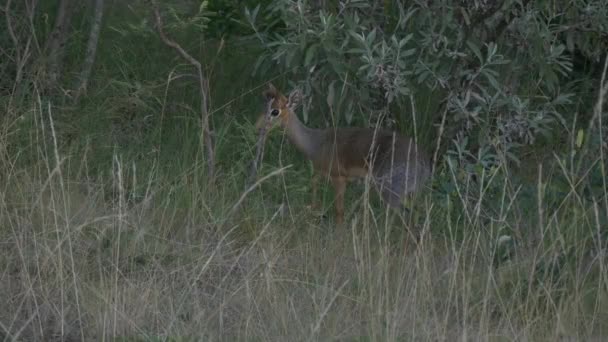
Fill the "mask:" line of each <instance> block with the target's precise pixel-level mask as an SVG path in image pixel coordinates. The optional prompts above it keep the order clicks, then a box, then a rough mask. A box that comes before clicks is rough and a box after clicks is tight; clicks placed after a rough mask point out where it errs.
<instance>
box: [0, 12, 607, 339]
mask: <svg viewBox="0 0 608 342" xmlns="http://www.w3.org/2000/svg"><path fill="white" fill-rule="evenodd" d="M117 8H118V9H120V8H122V7H112V9H111V10H112V11H114V12H110V14H109V15H108V17H109V18H110V17H111V18H112V19H111V20H112V22H110V23H109V24H108V26H107V27H106V28H105V31H104V33H103V36H102V41H101V42H102V43H101V45H100V50H99V51H100V52H99V55H98V61H97V63H96V69H95V71H94V75H95V76H94V77H95V78H94V79H93V80H92V81H91V90H90V94H89V96H86V97H85V98H84V99H83V100H82V101H81V103H79V104H78V105H76V106H73V105H70V104H64V103H63V102H62V101H61V100H58V99H56V98H44V97H42V98H39V97H38V95H37V94H36V93H33V92H32V93H27V94H26V95H23V97H20V98H15V99H11V100H13V101H11V102H12V105H11V107H9V106H8V105H7V102H8V101H5V99H1V100H0V101H1V103H2V108H3V109H6V111H5V112H6V113H3V114H5V115H0V289H2V291H0V304H1V305H0V306H1V307H2V310H0V339H2V340H9V341H10V340H15V341H21V340H49V339H53V338H62V339H65V340H117V341H133V340H135V341H190V340H246V341H269V340H270V341H300V340H347V341H353V340H354V341H426V340H433V341H437V340H445V341H454V340H464V341H468V340H484V341H485V340H487V341H511V340H528V341H555V340H560V339H562V340H581V341H593V340H596V341H602V340H605V339H606V336H607V335H608V324H607V323H606V322H608V277H607V274H608V272H606V267H607V266H608V262H607V261H608V259H607V257H606V252H607V247H606V246H607V241H608V234H607V230H606V227H607V224H608V203H607V202H606V201H607V200H606V198H607V196H606V189H604V188H603V179H604V178H605V177H606V176H607V175H606V174H605V169H604V168H603V167H602V163H603V162H605V153H606V150H605V147H603V148H602V147H600V148H599V149H596V150H593V149H592V147H591V146H586V147H585V148H589V151H590V153H588V154H587V155H586V156H585V157H584V158H582V159H581V160H582V162H581V165H582V167H580V168H579V167H578V166H577V165H578V162H579V160H578V159H577V158H579V156H580V155H581V154H582V152H583V151H582V150H581V149H580V148H578V147H575V144H571V143H569V142H574V141H575V139H576V132H571V134H568V135H565V136H564V137H560V139H562V140H563V141H566V142H568V143H567V144H566V143H564V144H563V145H560V148H559V149H557V150H553V149H551V148H550V147H551V146H549V147H547V146H545V147H544V148H543V149H542V150H541V149H538V148H537V147H532V148H530V151H529V153H530V155H528V156H526V158H525V159H524V160H523V161H522V164H521V167H517V166H515V165H508V164H506V165H502V166H500V167H498V168H495V169H491V170H477V171H478V172H477V173H475V175H476V176H477V177H476V178H473V177H471V173H467V172H464V171H463V170H461V169H459V168H457V167H450V166H449V164H448V163H444V164H441V165H440V167H439V168H438V169H437V172H436V174H435V177H434V179H433V180H432V182H431V183H429V189H427V190H426V191H423V192H422V193H420V194H418V195H417V196H416V197H415V198H413V199H411V201H410V203H409V204H410V207H411V215H410V216H409V217H406V218H405V220H402V219H401V218H399V217H397V215H395V214H394V213H393V212H391V211H388V212H387V209H386V207H385V206H384V205H383V204H382V203H381V202H380V200H379V198H378V196H377V195H376V194H375V193H374V192H373V191H369V187H366V185H365V184H354V185H351V186H349V188H348V191H347V197H346V204H347V223H346V225H345V226H342V227H337V226H335V225H334V218H333V208H332V206H333V193H332V190H331V188H330V187H329V186H327V184H323V186H322V189H321V190H322V191H321V192H320V194H319V195H320V196H319V200H321V201H322V210H320V211H317V212H313V211H312V210H311V209H310V208H309V206H308V205H309V204H310V201H311V199H310V183H309V181H310V176H311V169H310V165H309V163H308V162H306V161H305V160H303V159H302V157H301V156H300V155H299V154H297V153H296V151H295V150H294V148H293V147H292V146H290V145H289V144H288V142H287V141H286V140H285V139H284V137H283V136H282V135H281V134H280V133H279V132H276V133H275V134H273V135H272V136H271V137H270V138H269V139H268V141H267V144H266V150H265V159H264V163H263V165H262V167H261V169H260V178H261V177H264V176H267V175H270V174H272V173H273V172H274V173H275V174H274V175H273V176H271V177H269V178H268V179H266V180H265V181H261V182H260V183H258V184H257V186H256V187H255V189H253V190H252V191H250V192H245V189H244V188H245V182H246V176H247V173H248V166H249V162H250V161H251V160H252V159H253V157H254V154H255V149H254V144H255V141H256V136H255V132H254V129H253V124H252V123H253V122H254V121H255V118H256V115H257V114H258V113H259V112H260V111H261V110H262V104H261V100H260V90H259V89H257V87H258V86H260V85H262V84H263V83H264V82H266V81H268V80H269V79H274V78H275V77H277V76H280V77H279V78H278V79H276V80H274V81H273V82H275V83H277V84H278V85H284V84H287V79H286V78H287V76H286V75H279V74H278V72H276V73H274V74H272V75H255V76H252V77H250V75H251V73H252V66H253V64H254V63H255V61H256V58H255V57H256V56H257V52H258V51H257V50H256V49H258V47H256V45H255V44H252V43H251V42H250V41H248V40H237V39H229V40H227V41H226V42H225V45H224V47H223V50H222V51H221V54H216V51H217V50H218V46H219V45H218V43H217V42H205V44H201V41H200V40H197V37H194V36H192V34H190V35H188V34H187V33H185V34H184V36H178V39H179V40H180V41H186V42H189V43H188V45H187V46H186V47H187V48H188V49H189V51H196V53H198V54H199V55H200V56H203V58H202V59H204V60H206V61H212V62H209V63H208V65H207V70H210V74H209V75H210V79H211V82H210V84H211V110H212V111H213V113H212V120H213V123H214V127H215V136H214V139H215V142H216V144H217V145H216V148H217V168H218V177H217V181H216V182H215V185H214V186H213V187H209V186H208V185H207V177H206V169H205V167H206V163H205V161H204V160H203V155H202V151H203V149H202V146H201V139H200V122H199V114H198V108H197V92H196V89H195V88H194V86H195V82H194V81H193V80H192V79H189V78H187V77H182V78H178V79H175V80H173V79H171V80H170V77H169V75H170V74H171V72H172V70H173V71H174V72H175V74H173V75H183V74H186V73H189V72H190V69H189V68H188V67H187V66H184V65H182V64H180V63H182V61H181V60H179V59H177V57H176V56H175V55H174V53H173V51H171V50H170V49H168V48H166V47H164V46H162V45H161V43H160V42H159V40H158V38H157V37H156V36H153V35H145V34H144V35H142V34H137V33H133V31H135V30H123V31H121V30H122V29H124V27H122V26H121V23H126V22H137V21H133V20H134V19H133V16H134V15H133V13H129V12H126V11H125V12H120V13H116V11H118V9H117ZM135 17H136V19H138V20H139V19H141V18H139V17H137V16H135ZM127 47H128V48H127ZM203 47H205V48H204V49H203ZM73 48H74V49H78V48H79V47H78V46H75V47H73ZM80 48H82V47H80ZM218 56H219V57H218ZM69 63H74V64H78V63H79V62H78V61H76V60H74V61H69ZM178 64H179V65H178ZM176 65H178V66H177V67H175V66H176ZM417 96H418V97H420V98H416V101H417V103H418V105H417V108H418V111H419V112H418V113H416V114H417V115H416V120H417V121H418V123H419V124H420V126H419V128H418V132H417V134H419V136H420V139H421V141H423V142H426V141H431V140H432V139H431V137H432V136H433V132H432V130H434V129H435V128H434V127H432V122H431V120H429V121H428V122H427V121H424V120H422V119H423V118H425V114H428V113H429V112H433V111H434V106H435V105H436V104H437V103H436V101H432V99H433V97H434V95H432V94H430V95H429V94H420V93H417ZM598 102H599V103H602V99H601V98H600V99H598ZM600 111H601V110H600ZM408 120H409V116H407V115H404V116H403V117H400V118H399V121H400V123H401V124H403V123H407V122H408ZM311 121H313V122H315V120H314V119H313V118H311ZM403 129H404V130H405V129H411V127H403ZM586 133H587V134H589V133H588V132H586ZM434 147H435V146H431V147H430V148H429V150H432V149H434ZM548 151H549V152H550V153H548ZM554 152H555V153H554ZM591 152H599V153H591ZM571 156H575V157H576V158H572V159H570V157H571ZM541 164H542V165H541ZM283 168H285V169H283ZM278 170H282V171H280V172H279V171H278ZM237 203H238V204H240V205H238V206H236V204H237ZM235 208H236V209H235ZM408 231H418V232H422V234H423V238H422V239H421V241H420V243H419V244H416V242H414V241H413V240H412V239H411V238H410V236H409V235H408V233H407V232H408Z"/></svg>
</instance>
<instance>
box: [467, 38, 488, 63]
mask: <svg viewBox="0 0 608 342" xmlns="http://www.w3.org/2000/svg"><path fill="white" fill-rule="evenodd" d="M467 46H468V47H469V49H471V51H473V53H474V54H475V56H476V57H477V59H478V60H479V62H480V63H483V61H484V58H483V55H482V54H481V51H480V50H479V47H478V46H477V45H475V43H473V42H472V41H470V40H469V41H467Z"/></svg>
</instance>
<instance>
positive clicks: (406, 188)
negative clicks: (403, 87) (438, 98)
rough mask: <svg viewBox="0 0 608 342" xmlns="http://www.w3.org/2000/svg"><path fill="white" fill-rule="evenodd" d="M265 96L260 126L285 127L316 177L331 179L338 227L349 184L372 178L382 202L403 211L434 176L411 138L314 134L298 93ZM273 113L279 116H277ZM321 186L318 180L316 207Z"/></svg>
mask: <svg viewBox="0 0 608 342" xmlns="http://www.w3.org/2000/svg"><path fill="white" fill-rule="evenodd" d="M264 96H265V97H266V100H267V110H266V113H264V115H263V116H261V117H260V119H259V120H258V122H257V126H258V128H266V131H268V130H270V129H272V127H274V126H276V125H277V124H280V126H281V127H283V129H284V130H285V132H286V134H287V137H288V138H289V140H290V141H291V142H292V143H293V144H294V145H295V146H296V148H297V149H298V150H300V151H301V152H302V153H304V155H305V156H306V157H307V158H308V159H309V160H311V162H312V164H313V167H314V169H315V175H316V176H318V175H321V176H325V177H329V178H330V179H331V181H332V184H333V186H334V190H335V195H336V203H335V205H336V222H337V223H338V224H340V223H342V222H343V220H344V192H345V190H346V184H347V182H348V181H349V180H352V179H354V178H361V177H366V176H367V175H368V174H369V173H370V172H371V176H372V179H373V181H374V184H375V186H376V187H377V189H378V190H379V192H380V193H381V195H382V197H383V199H384V200H385V201H386V202H387V203H388V204H389V205H390V206H392V207H395V208H401V207H402V205H403V204H402V201H403V197H404V196H405V195H406V194H407V193H411V192H414V191H416V190H418V189H419V188H420V187H421V185H422V183H423V182H424V181H425V180H426V179H427V178H428V177H429V176H430V159H429V158H428V156H427V154H426V153H424V152H423V151H422V150H420V149H419V148H418V146H416V144H415V143H414V142H413V140H412V139H411V138H409V137H406V136H403V135H399V134H396V133H393V132H391V131H387V130H381V129H380V130H374V129H372V128H327V129H311V128H308V127H306V126H304V124H302V123H301V122H300V120H299V119H298V117H297V116H296V115H295V113H294V111H295V108H296V107H297V102H298V101H299V98H300V94H299V93H298V92H297V91H296V92H294V93H292V94H290V96H289V99H288V98H286V97H285V96H284V95H282V94H281V93H280V92H279V91H277V90H276V88H275V87H274V86H272V85H270V86H269V88H268V90H266V91H265V92H264ZM273 110H278V111H279V114H278V115H277V116H273V115H272V112H273ZM315 178H316V177H315ZM316 184H317V180H316V179H313V206H314V205H315V203H314V200H315V199H316V189H317V186H316Z"/></svg>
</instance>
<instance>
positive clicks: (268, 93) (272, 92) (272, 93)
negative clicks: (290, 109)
mask: <svg viewBox="0 0 608 342" xmlns="http://www.w3.org/2000/svg"><path fill="white" fill-rule="evenodd" d="M277 95H278V91H277V88H275V87H274V85H272V83H268V89H266V90H265V91H264V97H265V98H266V100H272V99H276V98H277Z"/></svg>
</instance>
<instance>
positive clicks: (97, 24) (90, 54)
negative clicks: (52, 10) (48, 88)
mask: <svg viewBox="0 0 608 342" xmlns="http://www.w3.org/2000/svg"><path fill="white" fill-rule="evenodd" d="M103 5H104V0H95V8H94V9H93V23H92V24H91V31H90V32H89V41H88V43H87V52H86V55H85V58H84V62H83V66H82V72H81V73H80V78H79V79H78V82H77V85H76V87H75V89H76V95H75V98H74V100H75V101H77V100H78V98H79V97H80V95H82V94H84V93H86V91H87V87H88V84H89V77H90V76H91V70H92V69H93V64H94V63H95V55H96V54H97V45H98V42H99V33H100V31H101V20H102V18H103V7H104V6H103Z"/></svg>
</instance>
